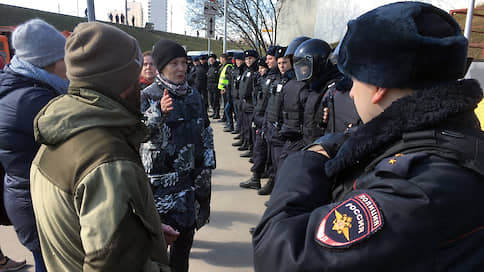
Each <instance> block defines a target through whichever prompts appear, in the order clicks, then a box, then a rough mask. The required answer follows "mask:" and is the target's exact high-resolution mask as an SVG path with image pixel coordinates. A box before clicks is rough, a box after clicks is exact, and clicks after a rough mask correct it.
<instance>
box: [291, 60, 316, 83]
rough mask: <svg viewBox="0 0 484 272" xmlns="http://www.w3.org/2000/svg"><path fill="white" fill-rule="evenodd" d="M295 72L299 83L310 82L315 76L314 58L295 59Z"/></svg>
mask: <svg viewBox="0 0 484 272" xmlns="http://www.w3.org/2000/svg"><path fill="white" fill-rule="evenodd" d="M294 71H295V72H296V78H297V80H299V81H303V80H308V79H310V78H311V77H312V75H313V57H312V56H305V57H294Z"/></svg>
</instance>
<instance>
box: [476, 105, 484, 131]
mask: <svg viewBox="0 0 484 272" xmlns="http://www.w3.org/2000/svg"><path fill="white" fill-rule="evenodd" d="M475 113H476V115H477V118H478V119H479V122H481V130H484V99H483V100H481V102H480V103H479V105H477V109H476V111H475Z"/></svg>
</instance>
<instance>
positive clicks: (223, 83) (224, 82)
mask: <svg viewBox="0 0 484 272" xmlns="http://www.w3.org/2000/svg"><path fill="white" fill-rule="evenodd" d="M228 67H232V64H230V63H227V64H225V66H224V68H223V69H222V72H221V73H220V77H219V78H218V89H219V90H223V89H225V88H226V87H227V86H228V85H229V79H228V78H227V77H226V74H227V68H228Z"/></svg>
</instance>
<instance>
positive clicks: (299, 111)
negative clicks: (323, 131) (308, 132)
mask: <svg viewBox="0 0 484 272" xmlns="http://www.w3.org/2000/svg"><path fill="white" fill-rule="evenodd" d="M307 95H308V93H307V88H306V84H305V83H304V82H301V81H297V80H295V79H294V80H290V81H289V82H288V83H287V84H286V85H285V86H284V92H283V96H284V99H283V100H284V102H283V104H282V124H283V125H282V129H281V133H282V134H283V135H285V134H288V135H285V136H287V137H291V136H296V134H298V135H301V134H302V127H303V121H304V103H305V102H306V98H307ZM289 134H291V135H289Z"/></svg>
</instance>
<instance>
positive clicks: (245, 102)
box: [238, 49, 259, 157]
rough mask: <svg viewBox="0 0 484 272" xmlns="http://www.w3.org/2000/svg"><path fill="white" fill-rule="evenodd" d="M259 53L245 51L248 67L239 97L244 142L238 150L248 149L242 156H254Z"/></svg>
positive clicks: (243, 75)
mask: <svg viewBox="0 0 484 272" xmlns="http://www.w3.org/2000/svg"><path fill="white" fill-rule="evenodd" d="M258 58H259V54H258V53H257V51H255V50H252V49H249V50H245V51H244V61H245V65H246V66H247V69H246V70H245V71H244V73H243V74H242V79H241V81H240V86H239V98H240V109H241V114H240V121H241V131H240V136H241V137H242V141H243V144H242V146H240V147H239V148H238V150H241V151H243V150H247V152H246V153H243V154H241V157H251V156H252V145H253V139H252V115H253V114H254V101H253V92H254V84H255V79H256V76H257V70H258V68H259V65H258V64H257V59H258Z"/></svg>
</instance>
